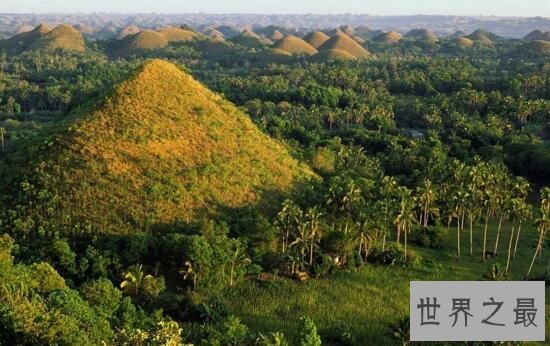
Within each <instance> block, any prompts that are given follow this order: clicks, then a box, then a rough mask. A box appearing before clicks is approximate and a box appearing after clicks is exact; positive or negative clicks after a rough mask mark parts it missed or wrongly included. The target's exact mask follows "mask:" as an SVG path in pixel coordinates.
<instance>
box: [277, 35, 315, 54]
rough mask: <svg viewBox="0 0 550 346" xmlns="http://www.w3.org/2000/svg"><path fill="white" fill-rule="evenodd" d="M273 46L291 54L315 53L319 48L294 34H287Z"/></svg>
mask: <svg viewBox="0 0 550 346" xmlns="http://www.w3.org/2000/svg"><path fill="white" fill-rule="evenodd" d="M273 48H274V49H280V50H282V51H285V52H288V53H290V54H307V55H313V54H315V53H317V49H315V48H314V47H313V46H311V45H310V44H309V43H307V42H306V41H304V40H302V39H301V38H299V37H296V36H294V35H287V36H285V37H284V38H282V39H281V40H279V41H278V42H277V43H275V45H273Z"/></svg>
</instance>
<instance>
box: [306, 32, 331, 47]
mask: <svg viewBox="0 0 550 346" xmlns="http://www.w3.org/2000/svg"><path fill="white" fill-rule="evenodd" d="M328 40H330V37H329V36H328V35H327V34H325V33H324V32H321V31H313V32H310V33H309V34H307V35H306V37H304V41H306V42H307V43H309V44H310V45H311V46H312V47H313V48H315V49H319V47H321V46H322V45H323V43H325V42H327V41H328Z"/></svg>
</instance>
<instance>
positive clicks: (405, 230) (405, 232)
mask: <svg viewBox="0 0 550 346" xmlns="http://www.w3.org/2000/svg"><path fill="white" fill-rule="evenodd" d="M404 231H405V262H406V261H407V230H406V229H405V230H404Z"/></svg>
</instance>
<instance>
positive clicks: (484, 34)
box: [465, 29, 499, 45]
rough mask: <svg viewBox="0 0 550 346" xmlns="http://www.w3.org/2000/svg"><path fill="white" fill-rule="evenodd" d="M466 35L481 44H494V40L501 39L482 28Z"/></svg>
mask: <svg viewBox="0 0 550 346" xmlns="http://www.w3.org/2000/svg"><path fill="white" fill-rule="evenodd" d="M465 37H466V38H469V39H470V40H472V41H474V42H477V43H480V44H488V45H489V44H492V43H493V41H496V40H498V39H499V37H498V36H497V35H495V34H493V33H490V32H488V31H486V30H481V29H478V30H476V31H474V32H473V33H471V34H470V35H468V36H465Z"/></svg>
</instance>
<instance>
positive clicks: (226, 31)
mask: <svg viewBox="0 0 550 346" xmlns="http://www.w3.org/2000/svg"><path fill="white" fill-rule="evenodd" d="M215 29H216V30H218V31H219V32H221V33H222V34H223V36H224V37H225V38H226V39H230V38H233V37H235V36H239V35H240V34H241V31H240V30H238V29H237V28H236V27H234V26H231V25H220V26H217V27H216V28H215Z"/></svg>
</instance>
